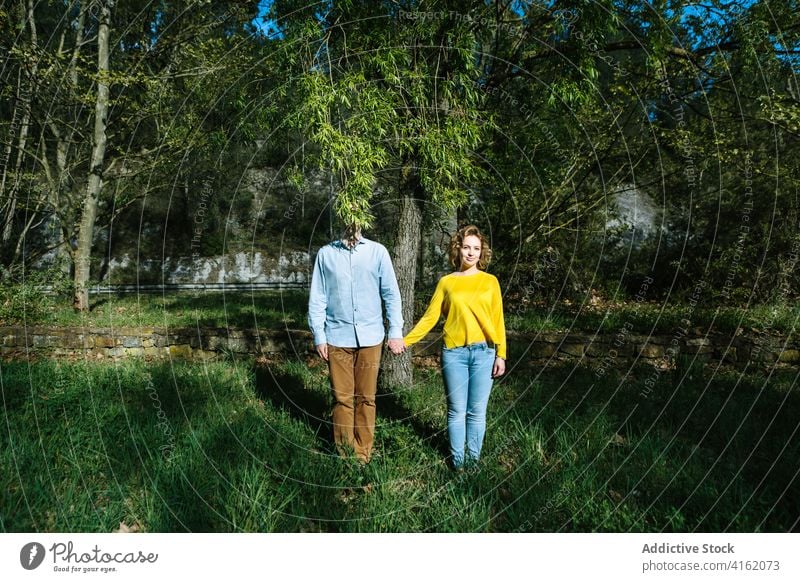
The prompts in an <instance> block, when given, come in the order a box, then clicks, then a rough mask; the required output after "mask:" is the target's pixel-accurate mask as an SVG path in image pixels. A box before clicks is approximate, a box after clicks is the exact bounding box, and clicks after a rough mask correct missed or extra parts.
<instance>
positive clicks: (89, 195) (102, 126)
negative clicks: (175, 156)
mask: <svg viewBox="0 0 800 582" xmlns="http://www.w3.org/2000/svg"><path fill="white" fill-rule="evenodd" d="M112 5H113V3H112V0H103V2H102V4H101V7H100V22H99V27H98V30H97V73H98V76H97V95H96V98H95V110H94V145H93V146H92V158H91V165H90V167H89V179H88V181H87V185H86V194H85V195H84V198H83V213H82V214H81V220H80V224H79V226H78V244H77V248H76V249H75V253H74V257H75V278H74V293H75V295H74V299H73V303H72V306H73V308H74V309H75V310H76V311H87V310H88V309H89V289H88V282H89V273H90V264H91V254H92V239H93V238H94V223H95V219H96V218H97V202H98V200H99V198H100V188H101V187H102V180H103V162H104V160H105V154H106V140H107V136H106V122H107V119H106V117H107V115H108V93H109V87H108V71H109V67H108V53H109V32H110V31H109V28H110V21H111V6H112Z"/></svg>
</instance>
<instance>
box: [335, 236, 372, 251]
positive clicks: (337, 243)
mask: <svg viewBox="0 0 800 582" xmlns="http://www.w3.org/2000/svg"><path fill="white" fill-rule="evenodd" d="M368 242H369V239H367V238H365V237H363V236H362V237H361V238H359V239H358V241H356V246H354V247H353V250H356V249H357V248H358V247H360V246H361V245H364V244H367V243H368ZM333 246H335V247H336V248H338V249H344V250H346V251H349V250H350V248H349V247H348V246H347V245H346V244H344V241H343V240H342V239H340V238H339V239H336V240H335V241H333Z"/></svg>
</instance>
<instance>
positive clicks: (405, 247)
mask: <svg viewBox="0 0 800 582" xmlns="http://www.w3.org/2000/svg"><path fill="white" fill-rule="evenodd" d="M418 188H419V186H418V182H417V181H416V179H411V180H408V179H407V180H401V182H400V216H399V222H398V225H397V236H396V238H395V245H394V249H393V251H392V263H393V264H394V271H395V274H396V275H397V284H398V285H399V287H400V298H401V299H402V302H403V322H404V323H403V333H404V334H405V333H407V332H408V331H409V330H410V329H411V328H412V327H413V325H414V285H415V278H416V274H417V258H418V257H419V244H420V237H421V235H422V212H421V211H420V207H419V198H418V197H417V196H415V194H416V193H417V192H418ZM382 360H383V361H382V365H381V368H382V373H381V387H382V388H384V389H386V390H390V389H392V388H395V387H397V386H409V385H410V384H411V382H412V380H413V372H412V367H411V354H410V352H408V351H406V352H405V353H404V354H402V355H400V356H395V355H394V354H392V353H390V352H389V350H385V351H384V354H383V358H382Z"/></svg>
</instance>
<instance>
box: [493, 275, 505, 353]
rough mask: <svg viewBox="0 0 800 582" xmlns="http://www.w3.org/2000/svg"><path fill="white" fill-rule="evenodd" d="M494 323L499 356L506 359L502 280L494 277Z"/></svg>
mask: <svg viewBox="0 0 800 582" xmlns="http://www.w3.org/2000/svg"><path fill="white" fill-rule="evenodd" d="M492 324H493V326H494V329H495V332H496V333H497V340H496V341H497V346H496V348H497V356H498V357H500V358H503V359H504V360H505V359H506V324H505V320H504V318H503V292H502V291H501V289H500V282H499V281H498V280H497V277H494V294H493V297H492Z"/></svg>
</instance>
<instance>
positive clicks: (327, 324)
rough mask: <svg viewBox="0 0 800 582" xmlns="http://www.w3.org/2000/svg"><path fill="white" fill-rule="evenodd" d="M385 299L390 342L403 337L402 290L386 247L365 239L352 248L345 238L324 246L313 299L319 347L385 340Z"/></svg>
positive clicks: (310, 313)
mask: <svg viewBox="0 0 800 582" xmlns="http://www.w3.org/2000/svg"><path fill="white" fill-rule="evenodd" d="M381 299H382V300H383V303H384V304H385V305H386V315H387V318H388V319H389V338H390V339H394V338H402V337H403V312H402V308H401V302H400V288H399V287H398V286H397V278H396V277H395V274H394V267H392V261H391V259H390V258H389V252H388V251H387V250H386V247H384V246H383V245H382V244H380V243H377V242H374V241H371V240H368V239H365V238H363V237H362V238H360V239H359V241H358V243H357V244H356V245H355V247H354V248H353V249H352V250H351V249H349V248H348V247H347V246H346V245H345V244H344V243H343V242H342V241H341V240H337V241H334V242H332V243H329V244H327V245H325V246H324V247H322V248H321V249H320V250H319V252H318V253H317V260H316V261H315V262H314V273H313V275H312V276H311V294H310V296H309V299H308V325H309V327H310V328H311V331H312V333H313V334H314V344H315V345H319V344H330V345H333V346H338V347H342V348H355V347H367V346H374V345H378V344H379V343H381V342H383V339H384V337H385V328H384V324H383V308H382V306H381Z"/></svg>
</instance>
